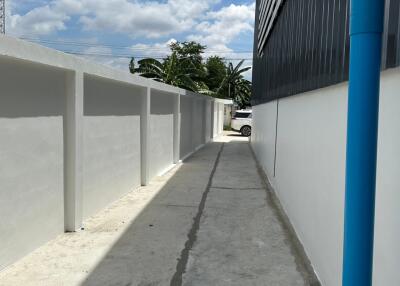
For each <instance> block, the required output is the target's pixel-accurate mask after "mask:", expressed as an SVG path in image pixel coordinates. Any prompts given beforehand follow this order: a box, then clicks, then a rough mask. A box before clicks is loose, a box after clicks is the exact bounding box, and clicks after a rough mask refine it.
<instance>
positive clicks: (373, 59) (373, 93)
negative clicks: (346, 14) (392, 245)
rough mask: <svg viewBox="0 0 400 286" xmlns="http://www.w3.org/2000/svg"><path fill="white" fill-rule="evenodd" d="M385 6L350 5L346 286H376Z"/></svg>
mask: <svg viewBox="0 0 400 286" xmlns="http://www.w3.org/2000/svg"><path fill="white" fill-rule="evenodd" d="M384 2H385V1H384V0H351V7H350V11H351V12H350V17H351V19H350V23H351V24H350V25H351V26H350V29H351V30H350V81H349V98H348V122H347V158H346V196H345V226H344V250H343V286H370V285H372V264H373V242H374V213H375V181H376V153H377V137H378V109H379V81H380V67H381V49H382V48H381V47H382V32H383V18H384Z"/></svg>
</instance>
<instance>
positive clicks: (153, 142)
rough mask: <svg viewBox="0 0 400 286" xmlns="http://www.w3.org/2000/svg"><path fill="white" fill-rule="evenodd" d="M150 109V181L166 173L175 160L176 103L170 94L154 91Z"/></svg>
mask: <svg viewBox="0 0 400 286" xmlns="http://www.w3.org/2000/svg"><path fill="white" fill-rule="evenodd" d="M150 101H151V109H150V153H149V156H150V160H149V163H150V179H152V178H154V177H156V176H158V175H160V174H162V173H164V172H165V171H166V170H167V169H168V168H170V167H171V166H172V164H173V158H174V154H173V152H174V145H173V138H174V137H173V134H174V106H173V104H174V101H173V100H172V97H170V96H169V94H166V93H163V92H159V91H156V90H152V92H151V100H150Z"/></svg>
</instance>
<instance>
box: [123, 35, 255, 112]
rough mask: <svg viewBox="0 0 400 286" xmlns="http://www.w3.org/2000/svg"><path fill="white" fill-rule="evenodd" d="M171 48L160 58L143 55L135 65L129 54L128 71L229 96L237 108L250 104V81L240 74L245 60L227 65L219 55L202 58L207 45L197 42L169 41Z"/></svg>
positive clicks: (191, 88)
mask: <svg viewBox="0 0 400 286" xmlns="http://www.w3.org/2000/svg"><path fill="white" fill-rule="evenodd" d="M170 49H171V55H169V56H167V57H166V58H165V59H163V60H162V61H159V60H156V59H153V58H146V59H142V60H140V61H138V62H137V63H138V67H136V65H135V60H134V59H133V58H132V60H131V61H130V64H129V70H130V72H131V73H138V74H139V75H141V76H143V77H146V78H151V79H153V80H156V81H159V82H163V83H167V84H171V85H174V86H178V87H181V88H184V89H187V90H191V91H195V92H200V93H203V94H207V95H211V96H215V97H219V98H230V99H232V100H233V101H234V102H235V103H236V104H237V105H238V106H239V107H240V108H244V107H246V106H249V105H250V96H251V82H250V81H248V80H246V79H244V77H243V73H244V72H246V71H248V70H249V69H250V67H245V68H242V65H243V62H244V61H241V62H239V63H238V64H237V65H236V66H235V67H234V66H233V64H232V63H229V64H228V65H226V63H225V60H224V58H221V57H218V56H212V57H209V58H208V59H207V60H206V61H204V60H203V53H204V51H205V50H206V46H202V45H200V44H199V43H196V42H183V43H180V42H176V43H172V44H171V45H170Z"/></svg>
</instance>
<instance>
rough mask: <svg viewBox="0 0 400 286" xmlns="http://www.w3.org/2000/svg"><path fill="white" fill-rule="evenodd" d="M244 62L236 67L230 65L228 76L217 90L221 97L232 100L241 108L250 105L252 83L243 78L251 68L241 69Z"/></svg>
mask: <svg viewBox="0 0 400 286" xmlns="http://www.w3.org/2000/svg"><path fill="white" fill-rule="evenodd" d="M243 62H244V60H241V61H240V62H239V63H238V64H237V65H236V66H235V67H234V66H233V64H232V63H229V65H228V67H227V71H226V76H225V78H224V80H223V81H222V82H221V85H220V86H219V88H218V90H217V92H216V93H217V95H218V96H220V97H228V98H231V99H232V100H233V101H234V102H235V103H237V104H238V105H239V106H240V107H241V108H243V107H245V106H248V105H250V96H251V82H250V81H248V80H246V79H245V78H244V77H243V73H245V72H246V71H248V70H250V69H251V67H245V68H241V66H242V65H243Z"/></svg>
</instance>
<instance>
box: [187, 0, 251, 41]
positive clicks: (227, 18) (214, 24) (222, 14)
mask: <svg viewBox="0 0 400 286" xmlns="http://www.w3.org/2000/svg"><path fill="white" fill-rule="evenodd" d="M254 9H255V4H254V3H253V4H249V5H234V4H231V5H230V6H227V7H223V8H222V9H221V10H219V11H213V12H209V13H207V16H206V18H205V20H204V21H202V22H201V23H199V24H198V25H197V26H196V31H197V32H198V33H196V34H192V35H190V36H189V39H190V40H195V41H199V42H201V43H204V44H206V45H208V46H209V47H219V48H223V47H226V45H227V44H229V43H230V42H232V41H233V40H234V39H235V38H236V37H237V36H239V35H240V34H241V33H243V32H252V31H253V27H254Z"/></svg>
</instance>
